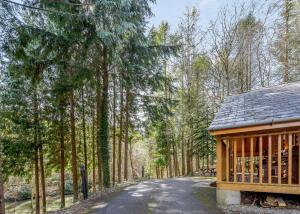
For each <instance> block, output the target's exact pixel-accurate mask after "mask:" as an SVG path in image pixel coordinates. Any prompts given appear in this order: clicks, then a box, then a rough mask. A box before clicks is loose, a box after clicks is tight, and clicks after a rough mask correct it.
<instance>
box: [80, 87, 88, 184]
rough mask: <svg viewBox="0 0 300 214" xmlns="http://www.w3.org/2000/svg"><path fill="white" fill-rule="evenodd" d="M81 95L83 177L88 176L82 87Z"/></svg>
mask: <svg viewBox="0 0 300 214" xmlns="http://www.w3.org/2000/svg"><path fill="white" fill-rule="evenodd" d="M81 96H82V132H83V156H84V167H85V177H86V178H87V176H88V174H89V173H88V158H87V145H86V129H85V102H84V89H83V88H82V91H81Z"/></svg>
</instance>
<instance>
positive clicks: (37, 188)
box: [33, 84, 40, 214]
mask: <svg viewBox="0 0 300 214" xmlns="http://www.w3.org/2000/svg"><path fill="white" fill-rule="evenodd" d="M33 115H34V166H35V167H34V173H35V180H34V181H35V213H36V214H39V213H40V186H39V149H38V148H39V139H38V132H39V114H38V98H37V88H36V85H35V84H34V91H33Z"/></svg>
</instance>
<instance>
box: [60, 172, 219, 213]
mask: <svg viewBox="0 0 300 214" xmlns="http://www.w3.org/2000/svg"><path fill="white" fill-rule="evenodd" d="M213 181H214V179H212V178H197V177H193V178H174V179H166V180H149V181H144V182H141V183H139V184H137V185H132V186H129V187H126V188H124V190H123V191H121V192H119V191H117V192H113V193H110V194H106V195H103V196H101V197H98V198H97V197H94V198H92V199H89V200H88V201H86V202H84V203H82V204H78V205H74V206H72V207H71V208H70V209H67V210H64V211H62V212H61V213H89V214H97V213H105V214H110V213H111V214H118V213H122V214H148V213H189V214H193V213H195V214H196V213H197V214H201V213H203V214H206V213H214V214H218V213H222V211H221V210H220V209H219V208H217V206H216V201H215V194H216V193H215V188H213V187H209V184H210V183H211V182H213Z"/></svg>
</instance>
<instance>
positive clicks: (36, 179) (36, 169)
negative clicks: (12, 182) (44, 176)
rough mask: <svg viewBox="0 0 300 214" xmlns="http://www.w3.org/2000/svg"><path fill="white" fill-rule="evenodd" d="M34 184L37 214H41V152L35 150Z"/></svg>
mask: <svg viewBox="0 0 300 214" xmlns="http://www.w3.org/2000/svg"><path fill="white" fill-rule="evenodd" d="M34 184H35V213H36V214H39V213H40V185H39V152H38V148H37V147H35V149H34Z"/></svg>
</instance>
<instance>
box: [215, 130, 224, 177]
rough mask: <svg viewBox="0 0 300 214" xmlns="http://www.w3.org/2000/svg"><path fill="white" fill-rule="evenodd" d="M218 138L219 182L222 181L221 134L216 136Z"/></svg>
mask: <svg viewBox="0 0 300 214" xmlns="http://www.w3.org/2000/svg"><path fill="white" fill-rule="evenodd" d="M216 140H217V182H221V181H222V177H223V176H222V139H221V137H220V136H218V137H216Z"/></svg>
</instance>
